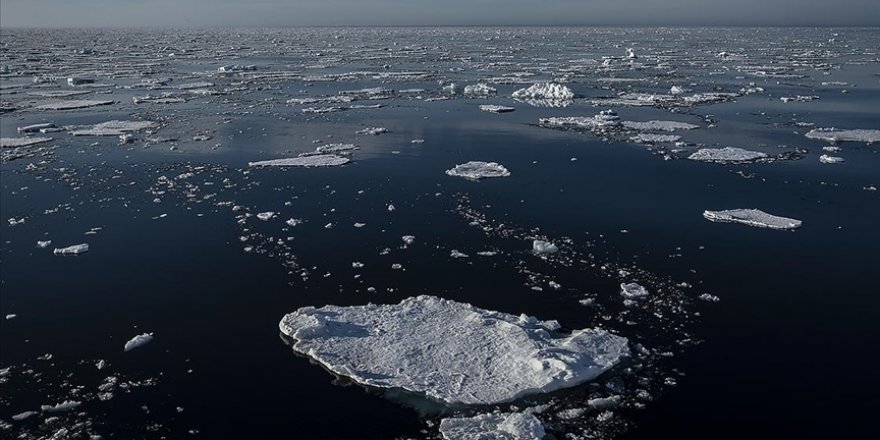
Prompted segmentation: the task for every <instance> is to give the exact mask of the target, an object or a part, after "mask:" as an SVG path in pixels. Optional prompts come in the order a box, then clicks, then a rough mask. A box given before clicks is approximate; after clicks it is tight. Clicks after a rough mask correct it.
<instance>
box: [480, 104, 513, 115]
mask: <svg viewBox="0 0 880 440" xmlns="http://www.w3.org/2000/svg"><path fill="white" fill-rule="evenodd" d="M480 110H482V111H484V112H489V113H510V112H512V111H514V110H516V108H514V107H508V106H505V105H493V104H483V105H481V106H480Z"/></svg>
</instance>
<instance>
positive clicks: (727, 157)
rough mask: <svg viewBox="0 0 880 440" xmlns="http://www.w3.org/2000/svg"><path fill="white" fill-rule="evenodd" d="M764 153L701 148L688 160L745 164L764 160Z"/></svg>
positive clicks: (726, 148)
mask: <svg viewBox="0 0 880 440" xmlns="http://www.w3.org/2000/svg"><path fill="white" fill-rule="evenodd" d="M767 157H768V156H767V154H766V153H762V152H760V151H750V150H744V149H742V148H736V147H724V148H701V149H699V150H697V152H696V153H694V154H691V155H690V156H689V157H688V159H690V160H698V161H701V162H715V163H746V162H754V161H756V160H761V159H766V158H767Z"/></svg>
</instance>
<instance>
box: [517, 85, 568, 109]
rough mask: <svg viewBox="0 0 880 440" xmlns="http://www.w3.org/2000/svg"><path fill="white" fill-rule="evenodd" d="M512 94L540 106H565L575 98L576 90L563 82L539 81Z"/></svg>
mask: <svg viewBox="0 0 880 440" xmlns="http://www.w3.org/2000/svg"><path fill="white" fill-rule="evenodd" d="M512 96H513V98H514V99H519V100H522V101H525V102H526V103H528V104H530V105H534V106H538V107H565V106H567V105H568V103H570V102H571V100H572V99H573V98H574V92H572V91H571V89H569V88H568V87H566V86H564V85H561V84H556V83H550V82H539V83H535V84H533V85H532V86H531V87H529V88H527V89H519V90H517V91H515V92H513V95H512Z"/></svg>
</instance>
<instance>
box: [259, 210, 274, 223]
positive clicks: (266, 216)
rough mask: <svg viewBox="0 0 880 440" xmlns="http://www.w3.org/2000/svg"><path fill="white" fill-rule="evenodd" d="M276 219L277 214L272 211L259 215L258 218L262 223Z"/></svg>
mask: <svg viewBox="0 0 880 440" xmlns="http://www.w3.org/2000/svg"><path fill="white" fill-rule="evenodd" d="M273 217H275V213H274V212H272V211H266V212H261V213H259V214H257V218H258V219H260V220H262V221H267V220H270V219H272V218H273Z"/></svg>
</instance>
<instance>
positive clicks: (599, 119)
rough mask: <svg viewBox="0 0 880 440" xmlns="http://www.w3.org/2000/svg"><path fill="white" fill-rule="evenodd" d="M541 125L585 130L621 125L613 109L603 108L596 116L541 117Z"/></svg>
mask: <svg viewBox="0 0 880 440" xmlns="http://www.w3.org/2000/svg"><path fill="white" fill-rule="evenodd" d="M538 123H539V124H541V125H546V126H549V127H555V128H579V129H587V130H605V129H608V128H616V127H619V126H620V125H621V122H620V117H619V116H617V113H616V112H615V111H614V110H603V111H601V112H599V114H597V115H596V116H563V117H554V118H541V119H539V120H538Z"/></svg>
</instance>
